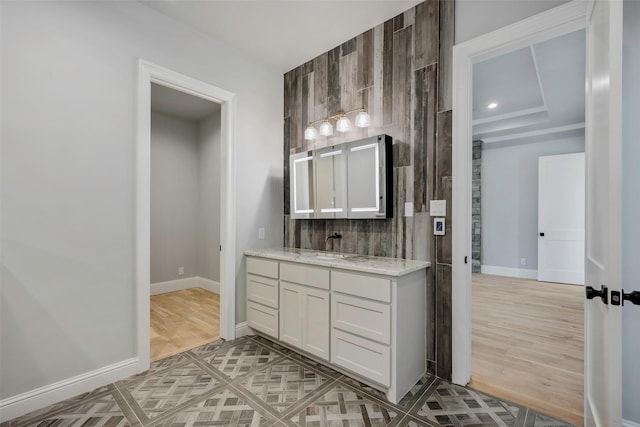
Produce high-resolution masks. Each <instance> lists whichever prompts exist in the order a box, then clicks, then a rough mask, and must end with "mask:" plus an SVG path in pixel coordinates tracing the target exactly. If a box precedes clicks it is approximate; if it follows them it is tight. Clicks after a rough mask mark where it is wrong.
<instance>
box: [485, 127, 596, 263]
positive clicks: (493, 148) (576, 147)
mask: <svg viewBox="0 0 640 427" xmlns="http://www.w3.org/2000/svg"><path fill="white" fill-rule="evenodd" d="M579 152H584V136H581V137H573V138H565V139H559V140H558V139H556V140H550V141H544V142H528V143H526V142H523V141H522V140H516V141H512V142H510V143H491V144H482V166H481V183H482V184H481V185H482V190H481V191H482V193H481V209H482V219H481V221H482V225H481V230H482V252H481V254H482V255H481V256H482V265H483V266H484V265H489V266H495V267H507V268H518V269H529V270H537V269H538V157H540V156H551V155H555V154H568V153H579ZM520 258H526V259H527V264H526V265H524V266H523V265H520Z"/></svg>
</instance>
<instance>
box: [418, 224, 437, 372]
mask: <svg viewBox="0 0 640 427" xmlns="http://www.w3.org/2000/svg"><path fill="white" fill-rule="evenodd" d="M421 215H425V216H427V214H421ZM427 217H428V216H427ZM428 218H430V217H428ZM433 265H435V263H434V264H433ZM435 270H436V269H435V268H433V267H431V268H428V269H427V303H426V314H427V330H426V332H427V360H432V361H433V364H434V365H435V360H436V281H435V278H436V277H435ZM429 372H431V373H433V374H435V373H436V370H435V368H434V369H432V370H430V371H429Z"/></svg>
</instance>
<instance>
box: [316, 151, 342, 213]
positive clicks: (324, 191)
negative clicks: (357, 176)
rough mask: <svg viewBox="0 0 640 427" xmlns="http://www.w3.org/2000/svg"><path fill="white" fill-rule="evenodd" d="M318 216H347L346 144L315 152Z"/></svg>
mask: <svg viewBox="0 0 640 427" xmlns="http://www.w3.org/2000/svg"><path fill="white" fill-rule="evenodd" d="M314 162H315V169H316V170H315V190H316V213H315V217H316V218H346V217H347V148H346V147H345V146H344V144H341V145H338V146H331V147H327V148H325V149H322V150H318V151H316V152H315V154H314Z"/></svg>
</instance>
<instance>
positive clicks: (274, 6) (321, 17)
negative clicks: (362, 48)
mask: <svg viewBox="0 0 640 427" xmlns="http://www.w3.org/2000/svg"><path fill="white" fill-rule="evenodd" d="M140 1H141V3H143V4H145V5H146V6H148V7H150V8H153V9H155V10H157V11H158V12H161V13H163V14H165V15H167V16H169V17H171V18H174V19H176V20H178V21H180V22H182V23H184V24H186V25H188V26H190V27H193V28H195V29H197V30H200V31H202V32H204V33H206V34H209V35H211V36H213V37H215V38H216V39H219V40H222V41H224V42H225V43H227V44H228V45H231V46H233V47H236V48H238V49H240V50H243V51H245V52H246V53H247V54H248V55H250V56H252V57H254V58H257V59H259V60H261V61H263V62H265V63H267V64H270V65H271V66H273V67H275V68H276V69H278V70H279V71H281V72H283V73H284V72H286V71H289V70H291V69H293V68H295V67H297V66H298V65H301V64H303V63H305V62H307V61H308V60H310V59H313V58H315V57H316V56H318V55H321V54H322V53H324V52H326V51H328V50H330V49H333V48H334V47H336V46H338V45H339V44H341V43H343V42H345V41H347V40H349V39H351V38H353V37H355V36H357V35H358V34H360V33H363V32H365V31H367V30H369V29H370V28H373V27H375V26H377V25H379V24H381V23H383V22H384V21H386V20H387V19H390V18H393V17H394V16H396V15H398V14H400V13H402V12H404V11H406V10H407V9H410V8H412V7H413V6H415V5H416V4H418V3H420V0H339V1H336V0H242V1H241V0H216V1H202V0H140Z"/></svg>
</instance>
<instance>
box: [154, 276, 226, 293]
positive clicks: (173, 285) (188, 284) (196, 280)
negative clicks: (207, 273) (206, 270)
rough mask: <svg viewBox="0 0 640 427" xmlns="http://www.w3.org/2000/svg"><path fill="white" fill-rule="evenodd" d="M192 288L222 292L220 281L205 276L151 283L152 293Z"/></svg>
mask: <svg viewBox="0 0 640 427" xmlns="http://www.w3.org/2000/svg"><path fill="white" fill-rule="evenodd" d="M190 288H202V289H205V290H207V291H211V292H213V293H216V294H219V293H220V283H219V282H216V281H214V280H209V279H205V278H204V277H199V276H193V277H185V278H184V279H176V280H169V281H167V282H158V283H152V284H151V295H159V294H166V293H167V292H175V291H182V290H184V289H190Z"/></svg>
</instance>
